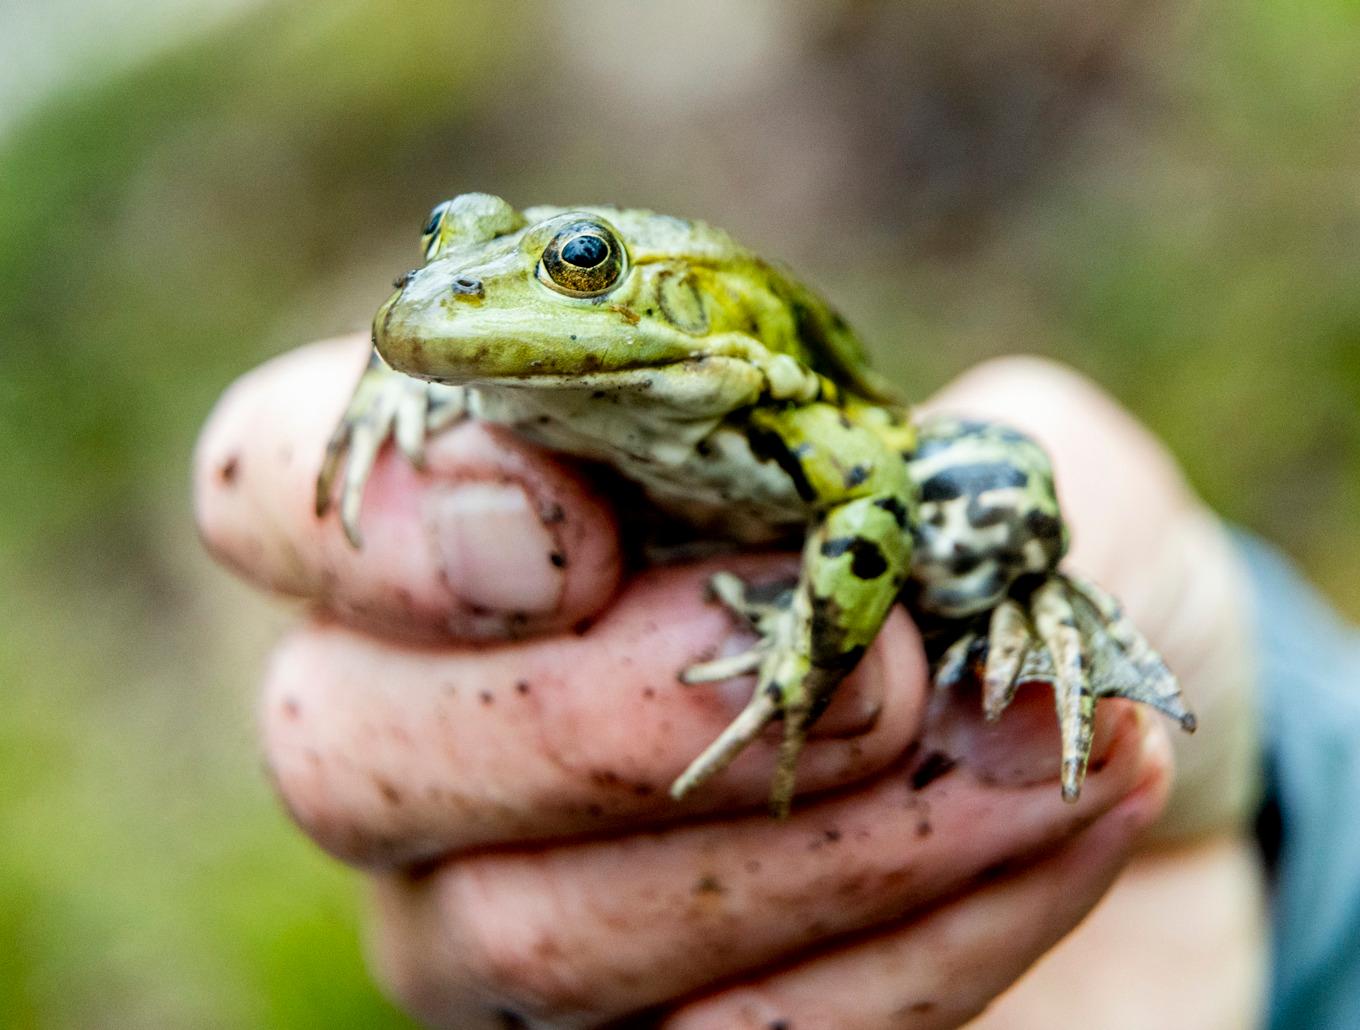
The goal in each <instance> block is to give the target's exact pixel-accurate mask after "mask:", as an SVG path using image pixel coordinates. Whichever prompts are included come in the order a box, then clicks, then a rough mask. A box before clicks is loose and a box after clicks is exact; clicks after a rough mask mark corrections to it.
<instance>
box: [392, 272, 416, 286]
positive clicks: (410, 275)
mask: <svg viewBox="0 0 1360 1030" xmlns="http://www.w3.org/2000/svg"><path fill="white" fill-rule="evenodd" d="M416 272H417V269H414V268H413V269H411V270H410V271H409V272H402V273H401V275H399V276H397V277H396V278H395V279H393V280H392V285H393V286H395V287H396V288H397V289H399V290H404V289H406V284H407V283H409V282H410V281H411V280H412V279H414V278H415V275H416Z"/></svg>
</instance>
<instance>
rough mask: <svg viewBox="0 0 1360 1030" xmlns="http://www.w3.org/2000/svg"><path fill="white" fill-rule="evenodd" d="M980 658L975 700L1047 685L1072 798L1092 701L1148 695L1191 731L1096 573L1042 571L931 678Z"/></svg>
mask: <svg viewBox="0 0 1360 1030" xmlns="http://www.w3.org/2000/svg"><path fill="white" fill-rule="evenodd" d="M979 665H980V666H981V681H982V706H983V712H984V714H985V715H986V718H987V719H988V720H989V721H995V720H997V719H999V718H1000V717H1001V713H1002V712H1003V711H1005V709H1006V706H1007V705H1009V704H1010V702H1011V699H1012V698H1013V697H1014V696H1015V692H1016V690H1017V688H1018V687H1020V686H1021V685H1022V684H1025V683H1034V682H1044V683H1051V684H1052V685H1053V693H1054V701H1055V704H1056V707H1057V712H1058V725H1059V729H1060V731H1061V735H1062V793H1063V797H1064V798H1065V799H1066V800H1068V801H1075V800H1076V799H1077V796H1078V795H1079V794H1080V793H1081V784H1082V780H1083V779H1084V778H1085V776H1086V763H1087V760H1088V758H1089V756H1090V753H1091V737H1092V733H1093V727H1094V719H1095V706H1096V701H1097V700H1098V699H1099V698H1102V697H1126V698H1129V699H1131V700H1133V701H1139V702H1142V703H1143V704H1147V705H1151V706H1152V707H1153V708H1156V709H1157V710H1158V711H1160V712H1163V713H1165V714H1166V715H1169V716H1171V717H1172V718H1173V719H1175V720H1177V721H1178V722H1179V723H1180V724H1181V728H1182V729H1184V730H1186V731H1187V732H1191V733H1193V732H1194V730H1195V717H1194V715H1193V714H1192V713H1191V712H1190V711H1189V710H1188V709H1187V708H1186V707H1185V703H1184V700H1183V698H1182V697H1181V691H1180V685H1179V684H1178V683H1177V681H1176V677H1175V676H1174V675H1173V674H1172V672H1171V670H1170V669H1168V668H1167V667H1166V663H1165V662H1164V661H1162V658H1161V656H1160V655H1158V654H1157V652H1156V651H1155V650H1153V648H1152V646H1151V645H1150V644H1149V643H1148V642H1147V640H1146V639H1145V638H1144V637H1143V635H1142V634H1141V633H1139V632H1138V630H1137V629H1136V628H1135V627H1134V626H1133V624H1132V623H1131V622H1130V621H1129V620H1128V618H1127V617H1126V616H1125V615H1124V613H1123V611H1122V610H1121V609H1120V607H1119V604H1118V602H1116V601H1115V600H1114V598H1112V597H1111V596H1110V595H1109V594H1107V593H1106V592H1105V591H1104V590H1102V589H1101V588H1100V587H1098V586H1096V585H1095V584H1094V583H1090V582H1087V581H1085V580H1083V579H1080V578H1078V577H1075V576H1071V575H1066V574H1063V573H1053V574H1051V575H1049V576H1047V577H1046V578H1045V579H1044V580H1043V581H1042V582H1041V583H1040V584H1039V585H1038V586H1037V587H1036V588H1035V589H1034V590H1033V591H1032V592H1030V593H1029V594H1028V596H1027V597H1024V598H1021V599H1017V598H1015V597H1007V598H1005V599H1004V600H1002V601H1001V603H1000V604H998V605H997V606H996V607H995V608H994V609H992V612H991V616H990V619H989V621H988V624H987V626H986V627H985V632H984V630H983V629H981V628H979V629H975V630H970V631H968V632H966V633H964V634H963V636H961V637H959V638H958V639H957V640H956V641H955V642H954V643H953V644H952V645H950V647H949V648H948V650H946V651H945V652H944V653H943V655H941V657H940V659H939V660H938V662H937V663H936V668H935V682H936V685H937V686H940V687H950V686H953V685H955V684H957V683H959V682H960V681H961V680H963V679H964V678H965V677H966V676H967V675H969V674H970V672H972V671H973V670H975V669H976V668H977V667H978V666H979Z"/></svg>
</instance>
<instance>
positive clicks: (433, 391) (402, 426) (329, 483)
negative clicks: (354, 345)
mask: <svg viewBox="0 0 1360 1030" xmlns="http://www.w3.org/2000/svg"><path fill="white" fill-rule="evenodd" d="M466 398H467V391H466V390H464V389H463V387H461V386H445V385H443V384H441V383H428V382H425V381H424V380H423V379H413V378H411V377H410V376H407V375H403V374H402V373H400V372H397V371H395V370H393V369H392V368H389V367H388V366H387V364H386V363H385V362H384V361H383V360H382V358H380V357H379V356H378V352H377V351H374V352H373V353H372V354H371V355H370V357H369V359H368V367H367V368H365V369H364V372H363V375H362V376H360V377H359V383H358V385H357V386H356V387H355V388H354V394H353V396H352V397H351V398H350V401H349V404H348V405H347V406H346V407H345V413H344V414H343V415H342V416H341V417H340V422H339V424H337V425H336V427H335V431H334V432H333V433H331V437H330V440H329V441H328V442H327V443H326V456H325V458H324V459H323V460H322V463H321V471H320V473H319V474H318V475H317V477H316V514H317V517H318V518H321V517H322V516H324V515H325V514H326V513H327V512H328V511H329V510H330V508H331V504H332V502H333V499H334V494H335V481H336V477H337V476H339V478H340V524H341V526H343V527H344V530H345V536H347V537H348V538H349V541H350V543H351V544H353V545H354V546H355V547H359V546H360V545H361V543H362V540H363V538H362V536H361V535H360V533H359V506H360V503H361V502H362V501H363V496H364V485H365V484H366V483H367V482H368V476H369V473H370V472H372V471H373V463H374V462H375V461H377V459H378V453H379V452H380V451H381V450H382V446H383V444H385V443H386V442H387V439H388V438H389V437H394V438H395V439H396V443H397V446H398V447H399V448H400V449H401V452H402V453H403V454H404V455H406V458H407V460H409V461H410V462H411V464H412V465H414V466H415V467H416V468H420V467H422V466H423V465H424V461H425V438H426V437H427V436H429V435H430V434H432V433H435V432H438V431H439V430H440V429H443V428H444V427H446V426H448V425H451V424H452V423H453V422H456V421H457V420H458V419H460V418H462V417H463V415H464V413H465V411H466Z"/></svg>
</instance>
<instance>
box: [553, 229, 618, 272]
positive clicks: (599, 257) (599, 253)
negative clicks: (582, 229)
mask: <svg viewBox="0 0 1360 1030" xmlns="http://www.w3.org/2000/svg"><path fill="white" fill-rule="evenodd" d="M608 256H609V244H607V243H605V241H604V240H602V239H600V237H598V236H576V237H573V238H572V239H570V240H567V242H566V245H565V246H563V248H562V260H563V261H565V262H566V263H567V264H569V265H575V266H576V267H577V268H594V267H595V266H596V265H598V264H599V263H600V262H601V261H603V260H604V259H605V258H607V257H608Z"/></svg>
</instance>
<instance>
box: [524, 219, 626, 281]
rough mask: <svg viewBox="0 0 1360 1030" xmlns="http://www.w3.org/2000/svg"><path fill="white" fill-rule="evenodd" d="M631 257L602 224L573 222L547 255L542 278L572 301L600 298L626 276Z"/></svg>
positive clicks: (540, 271)
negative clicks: (577, 298) (575, 299)
mask: <svg viewBox="0 0 1360 1030" xmlns="http://www.w3.org/2000/svg"><path fill="white" fill-rule="evenodd" d="M626 261H627V255H626V254H625V253H624V250H623V244H621V243H620V242H619V240H618V237H616V236H615V235H614V234H613V232H611V231H610V230H609V229H608V228H607V227H606V226H603V225H601V224H600V223H599V222H573V223H572V224H571V225H569V226H567V227H566V228H565V229H563V230H562V231H561V232H559V233H558V234H557V235H556V236H554V237H553V238H552V242H550V243H549V244H548V246H547V247H546V248H545V249H544V251H543V257H542V259H541V260H540V261H539V263H538V277H539V279H540V280H541V281H542V282H543V283H544V284H545V285H547V286H551V287H552V288H553V289H554V290H556V291H557V292H558V293H565V294H566V295H567V296H568V297H597V296H599V295H600V294H601V293H605V292H607V291H608V290H609V289H610V288H611V287H613V286H614V284H615V283H617V282H618V281H619V278H620V277H621V276H622V275H623V269H624V265H625V264H626Z"/></svg>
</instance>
